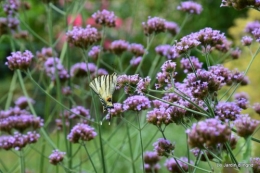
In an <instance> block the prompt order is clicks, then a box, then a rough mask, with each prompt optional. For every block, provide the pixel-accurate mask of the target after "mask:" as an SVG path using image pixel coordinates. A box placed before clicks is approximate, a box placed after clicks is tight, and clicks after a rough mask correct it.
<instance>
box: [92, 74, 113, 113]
mask: <svg viewBox="0 0 260 173" xmlns="http://www.w3.org/2000/svg"><path fill="white" fill-rule="evenodd" d="M116 84H117V74H116V73H113V74H112V75H102V76H99V77H97V78H95V79H94V80H93V81H91V82H90V84H89V86H90V87H91V88H92V89H93V91H94V92H95V93H96V94H97V95H98V96H99V100H100V101H101V103H102V105H103V110H104V111H105V110H107V108H112V107H113V104H112V94H113V92H114V91H115V88H116Z"/></svg>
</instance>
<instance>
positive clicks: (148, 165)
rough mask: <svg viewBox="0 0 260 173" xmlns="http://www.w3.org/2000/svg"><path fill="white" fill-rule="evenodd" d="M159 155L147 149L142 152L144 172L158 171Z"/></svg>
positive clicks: (156, 172)
mask: <svg viewBox="0 0 260 173" xmlns="http://www.w3.org/2000/svg"><path fill="white" fill-rule="evenodd" d="M159 160H160V157H159V156H158V155H157V153H156V152H153V151H147V152H145V153H144V169H145V172H147V173H149V172H154V173H158V172H159V169H160V168H161V167H160V165H159V163H158V162H159Z"/></svg>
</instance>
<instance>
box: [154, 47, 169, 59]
mask: <svg viewBox="0 0 260 173" xmlns="http://www.w3.org/2000/svg"><path fill="white" fill-rule="evenodd" d="M171 47H172V46H171V45H168V44H163V45H159V46H157V47H156V48H155V51H156V53H157V54H159V55H161V56H164V57H167V55H168V51H169V50H170V48H171Z"/></svg>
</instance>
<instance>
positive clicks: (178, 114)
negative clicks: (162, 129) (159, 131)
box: [166, 102, 187, 124]
mask: <svg viewBox="0 0 260 173" xmlns="http://www.w3.org/2000/svg"><path fill="white" fill-rule="evenodd" d="M176 103H177V104H179V105H181V104H182V103H183V102H176ZM183 106H186V105H183ZM166 112H167V113H168V114H169V116H170V118H171V122H174V123H176V124H180V123H181V122H183V119H184V117H185V115H186V113H187V111H186V110H185V109H182V108H179V107H176V106H170V107H169V108H168V109H167V110H166Z"/></svg>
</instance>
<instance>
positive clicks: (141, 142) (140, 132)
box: [137, 113, 145, 172]
mask: <svg viewBox="0 0 260 173" xmlns="http://www.w3.org/2000/svg"><path fill="white" fill-rule="evenodd" d="M137 121H138V126H139V129H138V130H139V137H140V144H141V152H142V153H141V156H142V166H143V172H145V169H144V150H143V140H142V131H141V123H140V118H139V114H138V113H137Z"/></svg>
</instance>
